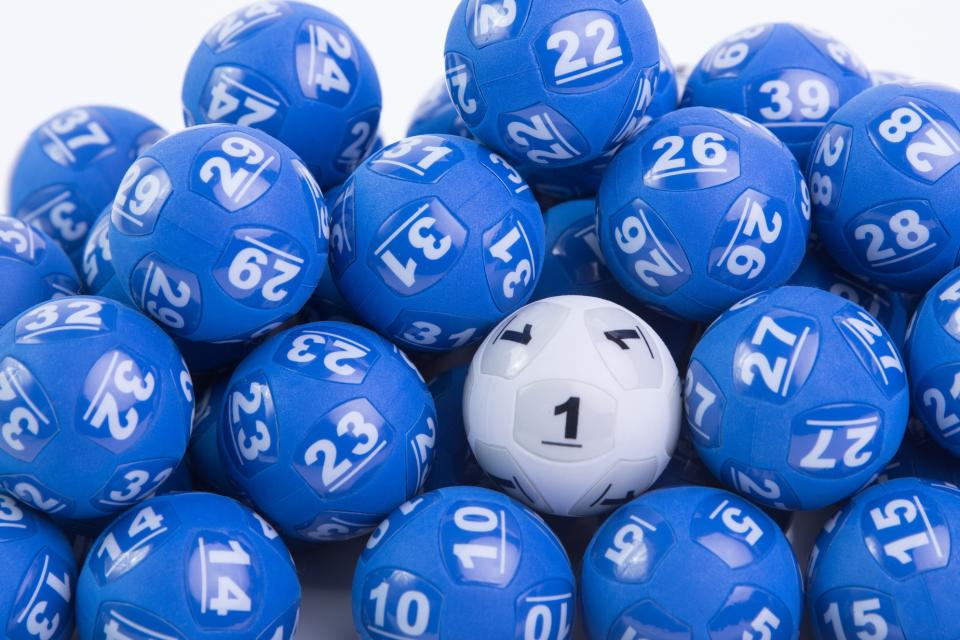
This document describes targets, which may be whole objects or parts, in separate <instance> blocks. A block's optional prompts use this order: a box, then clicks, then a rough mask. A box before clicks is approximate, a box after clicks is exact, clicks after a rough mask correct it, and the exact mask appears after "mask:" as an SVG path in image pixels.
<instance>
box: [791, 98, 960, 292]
mask: <svg viewBox="0 0 960 640" xmlns="http://www.w3.org/2000/svg"><path fill="white" fill-rule="evenodd" d="M815 149H816V152H815V153H814V154H813V156H812V157H811V158H810V165H809V168H808V169H807V176H808V178H809V180H810V194H811V196H812V199H813V208H814V214H815V215H814V219H815V222H816V225H817V231H818V234H819V236H820V239H821V241H822V242H823V244H824V247H825V248H826V249H827V251H828V252H829V253H830V255H831V256H832V257H833V258H834V259H835V260H836V261H837V262H838V263H839V264H840V266H842V267H843V268H844V269H846V270H847V271H849V272H850V273H854V274H857V275H860V276H863V277H866V278H870V279H871V280H874V281H876V282H880V283H883V284H886V285H888V286H890V287H893V288H895V289H900V290H903V291H907V292H913V293H923V292H924V291H926V290H927V289H929V288H930V287H931V286H933V284H934V283H935V282H936V281H937V280H939V279H940V278H941V277H942V276H944V275H945V274H946V273H947V272H948V271H950V270H951V269H952V268H953V267H955V266H957V265H958V264H960V259H958V253H960V213H958V212H960V171H958V170H956V168H957V166H958V165H960V91H957V90H955V89H952V88H948V87H943V86H939V85H931V84H919V83H917V84H913V83H894V84H884V85H880V86H878V87H874V88H873V89H870V90H868V91H865V92H863V93H862V94H860V95H859V96H858V97H857V98H855V99H854V100H852V101H850V102H849V103H848V104H846V105H845V106H844V107H843V108H841V109H840V110H839V111H837V113H836V114H835V115H834V116H833V118H832V119H831V120H830V123H829V124H828V125H827V126H826V127H825V128H824V130H823V132H822V133H821V134H820V137H819V138H818V140H817V143H816V146H815Z"/></svg>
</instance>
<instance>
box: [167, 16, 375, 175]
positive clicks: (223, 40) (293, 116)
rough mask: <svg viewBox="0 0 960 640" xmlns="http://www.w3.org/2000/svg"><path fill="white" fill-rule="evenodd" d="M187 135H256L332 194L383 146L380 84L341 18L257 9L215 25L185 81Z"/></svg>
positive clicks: (358, 42) (367, 59)
mask: <svg viewBox="0 0 960 640" xmlns="http://www.w3.org/2000/svg"><path fill="white" fill-rule="evenodd" d="M183 108H184V119H185V120H186V123H187V125H188V126H190V125H194V124H204V123H212V122H220V123H227V124H237V125H241V126H246V127H254V128H256V129H259V130H261V131H263V132H265V133H267V134H269V135H270V136H272V137H274V138H276V139H277V140H279V141H280V142H282V143H284V144H286V145H288V146H289V147H290V148H291V149H293V150H294V151H295V152H296V153H297V154H298V155H299V156H300V157H301V158H303V161H304V162H305V163H306V166H307V167H309V169H310V171H311V172H312V173H313V175H314V177H315V178H316V179H317V181H318V182H319V183H320V185H321V186H322V187H323V188H324V189H326V188H328V187H332V186H334V185H336V184H339V183H341V182H343V181H344V180H345V179H346V178H347V176H348V175H350V173H351V172H352V171H353V170H354V169H355V168H356V166H357V165H358V164H360V161H361V160H363V159H364V158H365V157H366V155H367V153H368V152H369V150H370V148H371V146H373V144H374V141H375V140H376V134H377V126H378V124H379V122H380V109H381V97H380V80H379V78H378V77H377V70H376V68H374V66H373V60H371V59H370V55H369V54H368V53H367V50H366V49H365V48H364V46H363V44H362V43H361V42H360V40H359V39H358V38H357V36H356V34H355V33H353V31H351V30H350V27H348V26H347V25H346V24H345V23H344V22H343V21H342V20H341V19H340V18H338V17H337V16H335V15H333V14H332V13H330V12H328V11H325V10H323V9H321V8H320V7H315V6H313V5H309V4H305V3H300V2H255V3H253V4H250V5H247V6H246V7H244V8H242V9H238V10H237V11H234V12H233V13H231V14H230V15H228V16H226V17H225V18H223V19H222V20H221V21H220V22H218V23H217V24H215V25H214V26H213V28H212V29H210V31H209V32H208V33H207V35H206V36H204V38H203V42H201V43H200V45H199V46H198V47H197V50H196V52H195V53H194V54H193V58H192V59H191V60H190V64H189V66H188V67H187V73H186V77H185V78H184V81H183Z"/></svg>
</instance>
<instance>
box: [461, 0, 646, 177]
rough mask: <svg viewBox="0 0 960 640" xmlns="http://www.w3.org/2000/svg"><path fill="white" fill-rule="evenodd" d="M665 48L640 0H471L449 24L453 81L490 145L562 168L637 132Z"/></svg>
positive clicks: (473, 125)
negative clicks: (660, 42)
mask: <svg viewBox="0 0 960 640" xmlns="http://www.w3.org/2000/svg"><path fill="white" fill-rule="evenodd" d="M659 55H660V54H659V45H658V41H657V34H656V31H655V30H654V27H653V23H652V22H651V20H650V15H649V14H648V13H647V9H646V7H645V6H644V4H643V2H642V1H641V0H549V1H543V0H539V1H538V0H517V1H514V2H508V3H503V2H491V1H490V0H462V1H461V2H460V4H459V6H458V8H457V10H456V12H455V13H454V15H453V18H452V19H451V21H450V27H449V30H448V31H447V41H446V56H445V64H446V74H447V86H448V88H449V91H450V95H451V97H452V98H453V102H454V105H455V107H456V108H457V111H458V112H459V113H460V116H461V117H462V118H463V121H464V122H465V123H466V125H467V127H469V128H470V130H471V131H472V132H473V134H474V135H475V136H477V138H479V139H480V140H482V141H483V142H484V143H485V144H487V145H489V146H490V147H492V148H493V149H496V150H497V151H498V152H499V153H502V154H503V155H505V156H506V157H508V158H510V159H511V160H512V161H514V162H516V163H517V164H521V165H533V166H536V167H541V168H544V167H550V168H557V167H563V166H570V165H576V164H583V163H584V162H589V161H590V160H592V159H595V158H598V157H600V156H602V155H603V154H605V153H607V152H608V151H610V150H612V149H615V148H616V147H618V146H619V145H621V144H623V142H624V141H626V140H629V139H630V138H631V137H632V136H633V135H634V134H635V133H636V131H637V129H638V127H639V125H640V121H641V120H642V118H643V116H644V114H645V112H646V110H647V108H648V107H649V106H650V101H651V98H652V96H653V87H654V83H655V82H656V79H657V67H658V63H659Z"/></svg>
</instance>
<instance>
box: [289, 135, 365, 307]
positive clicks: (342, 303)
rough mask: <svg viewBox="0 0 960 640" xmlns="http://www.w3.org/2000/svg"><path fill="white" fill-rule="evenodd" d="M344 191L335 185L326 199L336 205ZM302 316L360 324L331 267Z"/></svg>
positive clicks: (321, 278)
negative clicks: (341, 291) (335, 280)
mask: <svg viewBox="0 0 960 640" xmlns="http://www.w3.org/2000/svg"><path fill="white" fill-rule="evenodd" d="M381 148H382V147H381ZM342 193H343V189H342V188H341V187H335V188H333V189H331V190H330V191H327V192H326V194H325V196H326V201H327V202H329V203H330V206H335V205H336V203H337V202H338V201H341V199H342V196H341V194H342ZM300 316H301V318H303V320H304V322H319V321H322V320H336V321H339V322H349V323H351V324H359V321H358V320H357V317H356V313H354V311H353V309H351V308H350V305H349V304H348V303H347V301H346V300H345V299H344V297H343V294H341V293H340V290H339V289H337V284H336V282H334V280H333V271H332V270H330V269H326V270H324V272H323V275H322V276H321V277H320V282H319V283H317V288H316V289H314V291H313V295H311V296H310V299H309V300H307V304H306V305H305V306H304V307H303V309H302V310H301V313H300Z"/></svg>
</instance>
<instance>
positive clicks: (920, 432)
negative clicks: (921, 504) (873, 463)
mask: <svg viewBox="0 0 960 640" xmlns="http://www.w3.org/2000/svg"><path fill="white" fill-rule="evenodd" d="M896 478H923V479H925V480H932V481H935V482H945V483H950V484H953V485H957V486H960V469H958V468H957V460H956V458H954V457H953V456H952V455H950V453H949V452H948V451H946V450H945V449H944V448H942V447H941V446H940V445H939V444H937V442H936V441H935V440H934V439H933V438H932V437H931V436H930V435H929V434H928V433H927V430H926V428H925V427H924V426H923V423H921V422H920V420H919V419H917V418H914V417H911V418H910V422H909V423H908V425H907V432H906V434H905V435H904V437H903V442H902V443H901V444H900V448H899V449H898V450H897V454H896V455H895V456H893V459H892V460H890V462H889V463H887V466H886V467H885V468H884V469H883V471H882V472H881V473H880V475H879V476H877V479H876V480H875V482H879V483H882V482H889V481H890V480H894V479H896Z"/></svg>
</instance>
